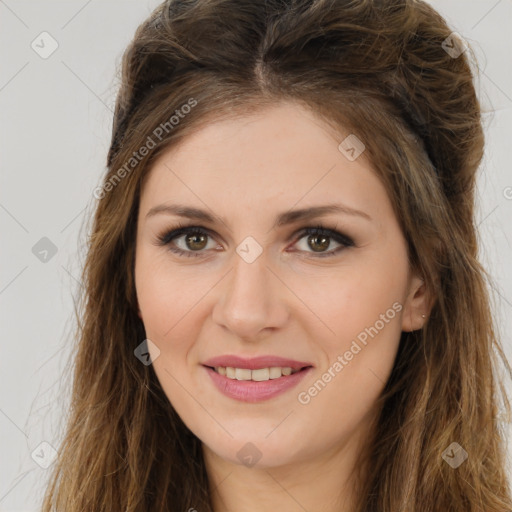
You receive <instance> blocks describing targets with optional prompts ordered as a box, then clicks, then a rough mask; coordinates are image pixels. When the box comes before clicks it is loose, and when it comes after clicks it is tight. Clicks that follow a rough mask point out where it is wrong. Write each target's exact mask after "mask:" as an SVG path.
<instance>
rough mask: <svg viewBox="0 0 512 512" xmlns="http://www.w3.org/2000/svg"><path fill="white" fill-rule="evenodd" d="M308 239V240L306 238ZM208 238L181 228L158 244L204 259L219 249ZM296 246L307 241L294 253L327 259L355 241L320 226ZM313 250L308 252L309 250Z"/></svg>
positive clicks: (160, 238) (303, 232)
mask: <svg viewBox="0 0 512 512" xmlns="http://www.w3.org/2000/svg"><path fill="white" fill-rule="evenodd" d="M306 237H307V238H306ZM208 238H213V236H212V234H211V232H210V231H209V230H208V229H206V228H203V227H201V226H179V227H178V228H177V229H173V230H171V231H167V232H165V233H163V234H162V235H160V236H158V237H157V240H156V244H157V245H159V246H168V248H169V250H170V251H172V252H174V253H176V254H178V255H180V256H185V257H202V256H204V253H205V251H204V249H208V248H209V249H215V248H216V247H219V246H218V245H217V244H215V243H213V242H212V246H211V247H208ZM293 238H294V240H296V242H295V245H297V243H298V242H300V241H301V240H302V239H303V238H306V240H305V247H306V248H305V249H299V251H292V252H305V253H309V254H312V255H313V257H315V258H325V257H329V256H333V255H335V254H338V253H339V252H340V251H342V250H343V249H345V248H347V247H353V246H354V245H355V244H354V241H353V240H352V239H351V238H350V237H348V236H346V235H344V234H342V233H340V232H338V231H336V230H334V229H328V228H325V227H324V226H321V225H318V226H316V227H307V228H304V229H302V230H301V231H299V232H298V233H297V234H296V235H295V236H294V237H293ZM333 241H334V243H337V244H338V245H339V247H337V248H335V249H332V250H330V251H326V249H327V248H329V247H330V246H331V244H332V242H333ZM308 248H309V249H312V251H308V250H307V249H308Z"/></svg>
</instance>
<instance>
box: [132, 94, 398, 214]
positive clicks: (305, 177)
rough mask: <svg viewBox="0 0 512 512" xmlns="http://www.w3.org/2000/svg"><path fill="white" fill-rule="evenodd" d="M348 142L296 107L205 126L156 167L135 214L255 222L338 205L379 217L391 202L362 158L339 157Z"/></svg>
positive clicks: (285, 106)
mask: <svg viewBox="0 0 512 512" xmlns="http://www.w3.org/2000/svg"><path fill="white" fill-rule="evenodd" d="M348 135H350V134H347V133H343V132H342V130H340V133H339V134H338V133H336V132H335V131H334V130H333V129H332V128H331V127H330V126H328V125H327V124H326V123H324V122H323V121H322V120H321V119H320V118H318V117H316V116H315V115H314V114H313V113H312V112H310V111H308V110H306V109H304V108H303V107H301V106H300V105H298V104H294V103H283V104H278V105H276V106H273V107H268V108H265V109H263V110H261V111H259V112H257V113H256V114H251V115H248V116H241V117H237V118H234V119H223V120H221V121H218V122H215V121H213V122H210V123H207V124H205V125H203V126H202V127H200V128H199V129H198V130H196V131H195V132H194V133H192V134H190V135H189V136H187V137H186V138H184V139H182V140H181V141H180V144H179V145H177V146H174V147H170V148H169V149H168V150H167V151H165V152H164V153H163V154H162V155H161V156H160V157H159V158H158V160H157V161H156V162H155V163H154V165H153V167H152V169H150V171H149V176H148V178H147V181H146V183H145V186H144V188H143V193H142V198H141V213H142V211H143V210H145V211H146V212H147V211H148V209H149V208H151V207H154V205H155V204H156V203H164V202H180V203H183V202H187V204H191V203H192V204H193V205H195V206H197V207H201V208H204V207H205V205H212V207H213V206H215V207H216V211H218V210H222V209H227V210H226V211H228V210H229V207H230V206H235V205H236V207H237V209H238V210H239V211H240V210H242V209H243V210H245V211H251V212H253V213H254V212H260V213H261V214H263V212H264V209H265V208H268V207H270V206H271V205H273V204H276V205H279V211H282V210H283V207H288V208H292V207H293V206H294V205H297V207H299V206H300V207H303V208H304V207H307V206H311V205H315V206H316V205H318V204H325V203H336V202H343V203H345V204H346V205H347V206H351V207H353V208H358V209H362V210H364V209H367V210H369V211H368V213H369V214H370V215H371V213H370V211H373V212H374V214H376V215H377V216H378V215H379V209H380V210H381V212H380V213H383V210H384V209H385V208H386V207H390V205H389V204H386V201H387V202H388V203H389V199H388V198H387V194H386V191H385V189H384V187H383V185H382V184H381V182H380V180H379V178H378V177H377V176H376V174H375V172H374V170H373V169H372V167H371V165H370V163H369V162H368V161H367V159H366V158H365V155H364V153H363V154H362V155H361V156H360V157H359V158H356V159H355V160H352V161H351V160H349V159H348V158H347V156H346V154H345V153H344V152H343V151H340V149H339V145H340V143H341V142H342V141H343V140H344V139H345V138H346V137H347V136H348ZM235 213H236V212H235ZM230 214H232V212H230Z"/></svg>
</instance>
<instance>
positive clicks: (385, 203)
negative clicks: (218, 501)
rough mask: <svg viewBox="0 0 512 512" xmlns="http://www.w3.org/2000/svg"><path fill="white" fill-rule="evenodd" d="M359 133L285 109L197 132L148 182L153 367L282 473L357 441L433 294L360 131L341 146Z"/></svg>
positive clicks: (147, 322) (146, 293) (143, 248)
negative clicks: (414, 270)
mask: <svg viewBox="0 0 512 512" xmlns="http://www.w3.org/2000/svg"><path fill="white" fill-rule="evenodd" d="M348 135H349V134H348V133H347V134H345V135H343V136H341V137H336V136H335V135H334V133H333V132H332V130H329V129H328V128H327V127H326V126H324V124H323V123H322V121H321V120H320V119H317V118H316V117H315V116H314V115H313V114H311V113H310V112H309V111H306V110H304V109H303V108H302V107H300V106H298V105H296V104H293V103H281V104H278V105H276V106H275V107H272V108H270V109H266V110H262V111H260V113H259V114H258V115H251V116H248V117H244V118H239V119H237V120H228V121H226V120H223V121H220V122H216V123H214V124H209V125H207V126H205V127H203V128H202V129H201V130H199V131H197V132H196V133H194V134H193V135H190V136H189V137H188V138H187V139H185V140H184V141H183V143H182V144H181V145H180V146H177V147H174V148H172V149H171V150H169V151H167V152H166V153H164V154H163V155H162V156H161V157H160V158H159V159H158V160H157V162H156V163H155V165H154V166H153V168H152V170H151V173H150V175H149V177H148V180H147V182H146V183H145V186H144V188H143V191H142V196H141V202H140V210H139V218H138V230H137V245H136V265H135V276H136V287H137V296H138V302H139V307H140V316H141V318H142V320H143V323H144V326H145V329H146V335H147V338H148V339H149V340H150V341H151V343H149V347H150V351H151V353H152V356H153V368H154V370H155V372H156V375H157V376H158V379H159V381H160V383H161V385H162V388H163V390H164V391H165V393H166V395H167V397H168V398H169V400H170V402H171V403H172V405H173V406H174V408H175V409H176V411H177V412H178V414H179V415H180V417H181V418H182V419H183V421H184V423H185V424H186V425H187V426H188V428H189V429H190V430H191V431H192V432H193V433H194V434H195V435H196V436H197V437H198V438H199V439H200V440H201V441H202V442H203V446H204V447H205V449H207V450H208V451H209V452H210V453H212V454H213V455H214V456H216V457H220V458H222V459H223V460H225V461H231V462H233V463H236V464H245V465H247V466H252V465H255V464H256V465H257V466H258V467H271V466H277V465H285V464H289V463H294V462H300V461H305V460H308V459H311V458H313V457H316V456H318V455H320V454H328V453H333V452H334V451H336V450H339V449H341V447H345V446H353V445H354V443H355V442H356V440H357V439H358V435H362V432H364V428H365V426H366V425H367V424H369V419H370V417H371V413H372V412H373V411H374V410H375V408H374V404H375V401H376V399H377V397H378V395H379V394H380V393H381V391H382V389H383V387H384V385H385V382H386V380H387V379H388V377H389V375H390V371H391V369H392V365H393V362H394V359H395V355H396V352H397V348H398V343H399V339H400V333H401V331H402V330H413V329H418V328H420V327H421V325H422V322H423V321H422V318H421V314H422V313H425V312H426V310H425V307H424V303H425V300H424V292H423V289H424V287H423V286H421V285H422V283H421V281H420V280H419V279H418V278H417V277H415V276H413V275H412V274H411V273H410V270H409V267H408V260H407V248H406V242H405V239H404V237H403V234H402V232H401V230H400V228H399V224H398V222H397V219H396V217H395V215H394V213H393V209H392V206H391V203H390V199H389V197H388V196H387V193H386V191H385V188H384V186H383V185H382V183H381V182H380V181H379V179H378V178H377V177H376V175H375V174H374V172H373V171H372V169H371V167H370V165H369V164H368V162H367V161H366V159H365V154H364V152H363V153H362V154H361V155H360V156H359V157H357V153H358V151H360V149H362V147H361V146H360V145H359V146H358V145H356V146H354V139H353V136H352V137H351V138H349V139H348V140H347V141H346V142H345V143H344V145H342V147H341V149H340V148H339V147H338V146H339V145H340V143H341V142H342V141H343V140H344V139H345V138H346V136H348ZM362 142H363V143H364V141H362ZM356 144H359V143H358V142H357V141H356ZM350 147H354V151H351V150H350ZM356 157H357V158H356ZM332 205H337V209H335V208H334V207H333V208H332V210H330V211H329V212H324V213H322V212H320V213H321V214H314V213H315V209H317V208H319V207H322V208H324V207H327V206H332ZM178 206H179V208H178ZM192 209H193V210H194V211H195V216H190V217H189V216H185V214H186V213H187V212H188V213H190V214H192V213H194V212H192ZM309 209H312V210H311V211H310V213H308V211H309ZM180 212H181V214H180ZM299 212H300V214H299ZM318 226H323V228H324V229H325V230H326V231H324V232H322V231H320V232H318V233H316V234H315V232H314V231H313V233H307V232H306V233H305V232H304V230H305V229H306V228H313V230H314V228H316V227H318ZM180 227H188V228H189V229H188V231H186V230H184V231H181V232H180V233H178V234H175V236H173V235H172V234H170V232H172V231H173V230H176V229H178V228H180ZM192 227H194V229H191V228H192ZM195 228H197V229H200V232H199V233H198V232H197V229H195ZM337 233H339V235H338V234H337ZM338 236H339V238H337V237H338ZM159 239H162V241H159ZM176 251H181V252H176ZM142 341H143V340H141V342H142ZM232 356H236V357H238V358H242V359H244V360H245V361H241V360H233V359H231V360H230V359H229V358H230V357H232ZM254 358H264V359H260V360H259V361H258V360H253V361H250V360H251V359H254ZM278 358H283V359H285V360H288V361H283V360H278ZM213 359H217V361H212V360H213ZM247 360H249V361H247ZM209 366H216V367H221V368H220V369H217V371H215V370H213V369H211V368H209ZM227 367H229V368H228V369H227V370H225V369H224V368H227ZM304 367H306V368H305V369H302V370H300V369H301V368H304ZM232 368H235V369H232ZM236 368H238V369H236ZM251 368H252V370H251ZM282 368H284V370H283V369H282ZM286 368H288V369H286ZM289 368H292V369H293V373H292V374H291V375H287V373H290V369H289ZM295 370H300V371H297V372H296V371H295ZM226 373H227V375H224V374H226ZM246 379H250V380H246Z"/></svg>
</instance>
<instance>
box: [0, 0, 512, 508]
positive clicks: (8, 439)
mask: <svg viewBox="0 0 512 512" xmlns="http://www.w3.org/2000/svg"><path fill="white" fill-rule="evenodd" d="M158 3H159V1H157V0H152V1H149V0H138V1H134V0H116V1H113V0H89V1H86V0H79V1H76V0H71V1H64V0H62V1H35V0H32V1H26V0H5V1H4V0H0V43H1V44H0V62H1V63H0V109H1V110H0V130H1V135H0V144H1V151H0V155H1V160H0V165H1V182H0V229H1V238H2V245H1V247H2V250H1V252H0V258H1V265H0V315H1V326H2V332H1V338H0V340H1V341H0V344H1V345H0V346H1V351H0V356H1V357H0V434H1V435H0V512H11V511H35V510H38V507H39V505H40V502H41V496H42V493H43V490H44V488H45V485H46V483H47V475H48V471H47V470H46V469H44V466H45V465H46V464H48V463H49V462H51V460H52V459H51V453H52V448H51V445H54V446H57V445H58V440H59V426H61V423H60V422H61V421H62V419H63V418H64V416H63V414H65V410H66V400H67V396H66V393H67V391H68V389H69V375H68V376H66V375H67V374H66V373H65V370H66V369H67V368H68V357H69V355H70V353H71V341H70V340H71V338H70V335H71V333H72V329H73V321H74V318H73V300H72V297H73V294H75V293H76V290H77V289H78V287H79V286H80V283H79V281H78V277H79V275H80V265H81V263H82V261H83V256H84V251H85V244H84V241H85V240H86V233H87V229H88V225H87V223H86V221H87V218H88V215H89V214H90V212H91V209H92V207H93V206H94V203H95V199H94V198H93V197H92V191H93V189H94V187H96V186H97V185H98V184H99V182H100V177H101V175H102V174H103V172H104V170H105V159H106V153H107V150H108V146H109V143H110V135H111V119H112V109H113V105H114V100H115V92H116V88H117V83H118V79H117V76H116V70H117V69H118V66H119V64H120V58H121V54H122V51H123V50H124V48H125V47H126V45H127V44H128V43H129V41H130V40H131V38H132V36H133V33H134V31H135V29H136V27H137V26H138V24H139V23H140V22H142V21H143V19H145V18H146V16H147V15H148V14H149V12H150V11H151V10H152V9H153V8H154V7H156V5H158ZM431 3H432V5H434V7H436V8H437V9H438V10H439V11H440V12H441V14H443V15H444V16H445V17H446V19H447V20H448V22H449V23H450V25H451V26H452V27H453V29H454V30H455V31H457V32H458V33H460V34H461V35H462V36H463V37H464V38H465V39H466V40H467V41H468V42H469V43H470V44H471V45H472V46H473V48H474V50H475V52H476V54H477V57H478V60H479V63H480V67H481V70H482V73H481V76H480V78H479V80H478V82H477V87H478V90H479V94H480V97H481V101H482V104H483V108H484V110H485V112H486V114H485V124H486V133H487V149H486V156H485V161H484V164H483V166H482V172H481V175H480V181H479V204H478V222H479V229H480V233H481V238H482V255H481V259H482V260H483V262H484V264H485V266H486V268H487V269H488V270H489V272H490V274H491V276H492V278H493V280H494V288H495V292H494V297H495V301H496V302H495V311H496V315H497V319H498V325H499V329H500V334H501V336H502V339H503V343H504V345H505V349H506V352H507V356H508V357H509V358H510V354H511V351H512V337H511V335H510V333H511V327H512V315H511V313H512V266H511V264H510V262H511V261H512V258H511V257H512V247H511V243H510V242H511V240H512V223H511V222H510V219H511V218H512V173H511V171H510V146H511V143H510V141H509V138H510V134H511V133H512V108H511V107H512V67H511V65H510V62H511V55H512V39H511V37H510V34H511V31H512V0H500V1H497V0H479V1H471V2H468V1H467V0H443V1H441V0H436V1H432V2H431ZM42 32H48V33H49V34H50V36H45V35H43V36H41V35H40V34H41V33H42ZM52 38H53V40H55V41H56V44H58V48H57V50H56V51H55V52H54V53H53V54H51V55H50V56H48V57H47V58H42V56H41V54H43V56H46V55H44V52H48V51H49V50H51V44H52ZM41 40H43V41H41ZM33 41H35V42H34V43H33V44H34V46H35V49H33V48H32V47H31V44H32V42H33ZM53 44H55V43H53ZM36 49H37V51H38V52H39V53H37V52H36V51H35V50H36ZM41 239H43V240H41ZM45 251H47V252H45ZM55 251H56V252H55ZM53 253H55V254H53ZM507 386H508V389H509V390H510V389H511V386H510V379H507ZM507 432H509V429H507ZM41 443H43V444H41ZM45 443H48V444H45ZM510 454H511V451H510V450H509V456H510ZM469 456H470V457H471V454H469Z"/></svg>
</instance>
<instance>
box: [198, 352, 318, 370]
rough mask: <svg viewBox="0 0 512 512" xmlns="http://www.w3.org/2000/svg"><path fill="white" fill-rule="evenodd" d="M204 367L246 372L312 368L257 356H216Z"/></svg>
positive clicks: (294, 362) (277, 358)
mask: <svg viewBox="0 0 512 512" xmlns="http://www.w3.org/2000/svg"><path fill="white" fill-rule="evenodd" d="M203 365H204V366H211V367H212V368H213V367H216V366H222V367H223V368H227V367H231V368H245V369H248V370H257V369H259V368H271V367H276V366H279V367H282V368H287V367H289V368H292V370H300V369H301V368H304V367H307V366H313V365H312V364H311V363H307V362H301V361H295V360H293V359H286V358H284V357H277V356H270V355H268V356H259V357H252V358H244V357H240V356H234V355H225V356H218V357H213V358H211V359H208V360H207V361H205V362H204V363H203Z"/></svg>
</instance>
